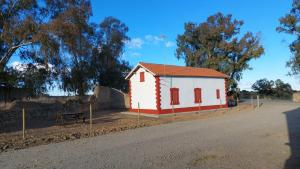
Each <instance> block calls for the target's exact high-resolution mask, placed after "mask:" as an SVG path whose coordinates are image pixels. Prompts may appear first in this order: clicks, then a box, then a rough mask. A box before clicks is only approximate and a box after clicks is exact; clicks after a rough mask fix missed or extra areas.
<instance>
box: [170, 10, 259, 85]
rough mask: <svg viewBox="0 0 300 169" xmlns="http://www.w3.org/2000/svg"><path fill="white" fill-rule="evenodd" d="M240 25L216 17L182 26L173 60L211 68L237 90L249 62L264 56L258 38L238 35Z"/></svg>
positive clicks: (229, 18) (230, 20)
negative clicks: (182, 60) (223, 74)
mask: <svg viewBox="0 0 300 169" xmlns="http://www.w3.org/2000/svg"><path fill="white" fill-rule="evenodd" d="M242 25H243V21H241V20H237V19H233V17H232V15H223V14H222V13H216V14H215V15H212V16H209V17H208V18H207V20H206V21H205V22H203V23H200V24H197V23H193V22H188V23H185V25H184V29H185V31H184V33H183V34H182V35H178V36H177V46H178V47H177V50H176V56H177V58H178V59H180V58H183V59H184V60H185V63H186V65H187V66H193V67H205V68H212V69H215V70H218V71H221V72H223V73H225V74H227V75H228V76H229V77H230V82H229V85H230V89H234V88H235V87H236V86H237V81H239V80H240V79H241V78H242V72H243V71H244V70H246V69H251V68H250V66H249V61H250V60H251V59H253V58H258V57H260V56H261V55H262V54H263V53H264V48H263V47H262V45H261V43H260V39H259V36H258V35H253V33H251V32H247V33H245V34H244V35H240V29H241V27H242Z"/></svg>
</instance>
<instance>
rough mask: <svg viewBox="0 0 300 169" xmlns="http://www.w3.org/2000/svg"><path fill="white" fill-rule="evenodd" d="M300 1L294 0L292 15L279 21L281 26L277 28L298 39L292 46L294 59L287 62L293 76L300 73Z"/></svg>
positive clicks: (287, 15) (289, 14)
mask: <svg viewBox="0 0 300 169" xmlns="http://www.w3.org/2000/svg"><path fill="white" fill-rule="evenodd" d="M299 21H300V0H294V1H293V4H292V9H291V10H290V13H288V14H286V15H285V16H283V17H282V18H280V19H279V22H280V26H279V27H277V31H278V32H284V33H287V34H291V35H293V36H295V37H296V40H294V41H293V42H292V43H291V44H290V46H289V47H290V51H291V52H292V54H293V57H292V58H291V59H290V60H289V61H288V62H287V66H288V67H290V68H291V72H290V74H291V75H293V74H294V75H296V74H299V73H300V25H299V24H300V22H299Z"/></svg>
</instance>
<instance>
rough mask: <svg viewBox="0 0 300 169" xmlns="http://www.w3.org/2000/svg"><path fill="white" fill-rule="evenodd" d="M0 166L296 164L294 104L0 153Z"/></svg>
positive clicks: (298, 114)
mask: <svg viewBox="0 0 300 169" xmlns="http://www.w3.org/2000/svg"><path fill="white" fill-rule="evenodd" d="M0 168H1V169H6V168H7V169H11V168H43V169H44V168H72V169H73V168H122V169H123V168H128V169H133V168H170V169H173V168H178V169H182V168H203V169H204V168H222V169H227V168H228V169H229V168H249V169H250V168H251V169H253V168H257V169H262V168H263V169H280V168H286V169H297V168H300V105H298V104H294V103H288V102H270V103H266V104H264V105H263V107H262V108H261V109H259V110H255V111H249V112H246V113H240V114H232V115H228V116H219V117H216V118H210V119H205V120H194V121H185V122H176V123H170V124H165V125H160V126H152V127H145V128H139V129H135V130H128V131H124V132H120V133H115V134H108V135H103V136H98V137H93V138H87V139H80V140H75V141H70V142H63V143H57V144H49V145H43V146H37V147H33V148H29V149H24V150H18V151H10V152H5V153H1V154H0Z"/></svg>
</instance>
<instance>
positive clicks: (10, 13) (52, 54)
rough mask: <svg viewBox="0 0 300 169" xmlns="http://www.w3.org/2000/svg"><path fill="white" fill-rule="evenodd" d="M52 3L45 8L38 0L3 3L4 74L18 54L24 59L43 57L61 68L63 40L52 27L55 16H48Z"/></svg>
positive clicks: (0, 63)
mask: <svg viewBox="0 0 300 169" xmlns="http://www.w3.org/2000/svg"><path fill="white" fill-rule="evenodd" d="M49 2H50V1H49ZM49 2H48V1H46V7H45V8H42V7H41V6H40V4H39V3H38V2H37V1H36V0H1V2H0V3H1V6H0V10H1V11H0V71H4V68H5V67H6V66H7V63H8V61H9V60H10V59H11V57H12V56H13V55H14V54H16V53H18V55H19V56H20V57H21V59H32V60H35V59H36V58H39V57H42V58H44V59H45V62H46V61H47V62H52V63H53V64H54V65H57V62H58V60H59V39H57V38H56V36H54V34H53V32H52V31H51V26H50V24H52V21H53V19H55V17H51V18H49V15H47V14H46V13H45V10H46V9H47V7H48V4H49ZM43 9H45V10H43Z"/></svg>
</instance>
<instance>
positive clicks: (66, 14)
mask: <svg viewBox="0 0 300 169" xmlns="http://www.w3.org/2000/svg"><path fill="white" fill-rule="evenodd" d="M57 2H59V3H58V4H59V7H60V8H58V9H56V8H55V9H56V10H59V11H56V10H54V11H50V12H51V13H52V15H54V16H56V17H57V18H59V19H57V20H56V21H57V23H56V24H54V26H53V30H55V32H56V34H58V35H59V36H60V37H61V39H63V41H64V42H65V43H64V44H63V45H64V47H65V48H66V50H65V52H66V53H67V54H68V55H69V57H71V58H70V60H69V61H68V62H67V63H65V68H63V72H62V76H61V80H62V86H61V88H62V89H63V90H64V91H68V92H74V93H75V94H76V95H80V96H82V95H84V94H85V93H86V92H87V91H88V90H89V89H90V88H91V81H90V78H91V73H90V65H91V56H92V45H93V38H94V25H93V24H92V23H90V22H89V19H90V16H91V15H92V11H91V4H90V1H87V0H78V1H70V3H69V4H68V3H64V1H61V0H57ZM57 2H56V3H54V7H55V6H57V5H56V4H57ZM49 9H52V8H49ZM57 13H58V14H57ZM65 20H67V21H68V22H65ZM69 26H70V27H69ZM68 27H69V29H66V28H68Z"/></svg>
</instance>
